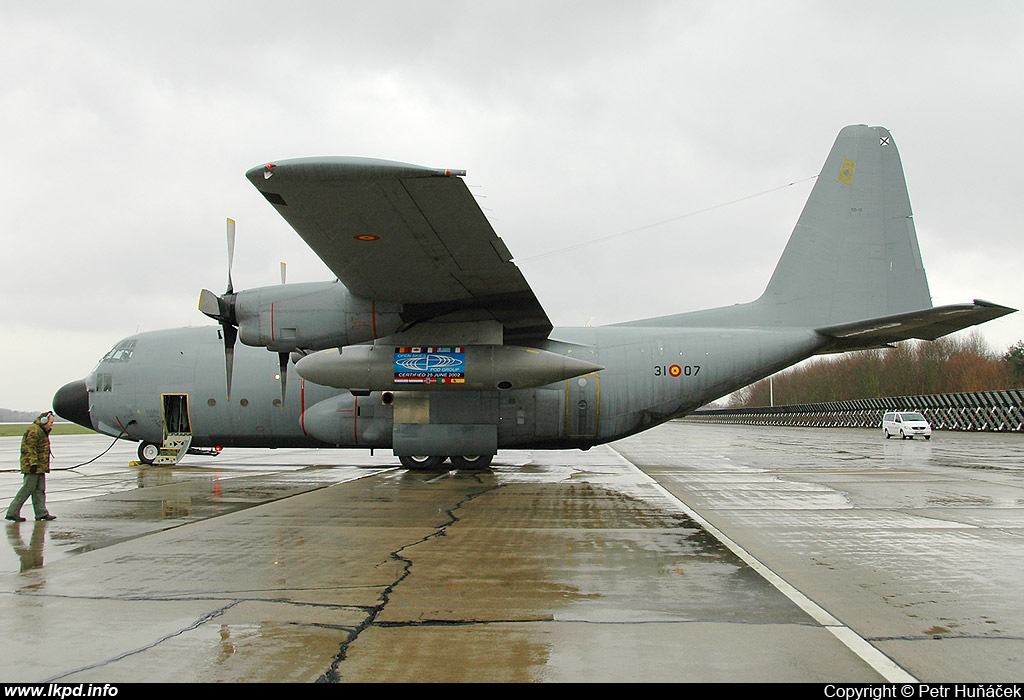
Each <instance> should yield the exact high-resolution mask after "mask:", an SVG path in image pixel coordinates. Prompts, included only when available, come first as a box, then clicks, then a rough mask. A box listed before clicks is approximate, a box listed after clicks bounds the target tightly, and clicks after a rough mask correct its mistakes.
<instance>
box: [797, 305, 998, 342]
mask: <svg viewBox="0 0 1024 700" xmlns="http://www.w3.org/2000/svg"><path fill="white" fill-rule="evenodd" d="M1014 311H1016V309H1011V308H1009V307H1007V306H1000V305H999V304H993V303H992V302H988V301H981V300H980V299H975V300H974V303H973V304H953V305H950V306H936V307H933V308H930V309H923V310H921V311H912V312H910V313H905V314H896V315H895V316H885V317H882V318H873V319H870V320H867V321H858V322H855V323H844V324H840V325H838V326H829V327H827V328H819V329H817V332H818V333H819V334H821V335H823V336H826V337H828V338H831V339H833V341H834V344H833V345H832V346H831V347H830V348H829V351H833V352H845V351H847V350H862V349H868V348H878V347H885V346H887V345H889V344H890V343H898V342H900V341H901V340H909V339H911V338H917V339H919V340H935V339H936V338H939V337H941V336H944V335H946V334H948V333H954V332H956V331H959V330H963V329H964V328H968V327H970V326H976V325H978V324H979V323H984V322H985V321H991V320H992V319H994V318H999V317H1000V316H1005V315H1006V314H1010V313H1013V312H1014Z"/></svg>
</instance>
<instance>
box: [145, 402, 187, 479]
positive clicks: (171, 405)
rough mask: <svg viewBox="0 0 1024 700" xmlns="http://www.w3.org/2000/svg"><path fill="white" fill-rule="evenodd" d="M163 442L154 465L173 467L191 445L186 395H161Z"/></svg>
mask: <svg viewBox="0 0 1024 700" xmlns="http://www.w3.org/2000/svg"><path fill="white" fill-rule="evenodd" d="M161 399H162V404H163V414H164V442H163V444H162V445H161V446H160V453H159V454H158V455H157V457H156V459H155V460H154V461H153V464H154V465H164V466H167V465H174V464H177V463H178V462H180V461H181V458H182V457H184V456H185V453H187V452H188V448H189V447H190V446H191V445H192V422H191V420H190V419H189V415H188V394H163V395H162V396H161Z"/></svg>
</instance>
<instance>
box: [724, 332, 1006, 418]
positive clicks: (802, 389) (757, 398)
mask: <svg viewBox="0 0 1024 700" xmlns="http://www.w3.org/2000/svg"><path fill="white" fill-rule="evenodd" d="M1022 387H1024V341H1018V342H1017V343H1016V344H1014V345H1013V346H1011V347H1010V348H1009V349H1008V350H1007V351H1006V352H1005V353H1003V354H999V353H998V352H995V351H993V350H992V349H991V348H990V347H989V346H988V345H987V344H986V343H985V341H984V339H983V338H982V337H981V336H980V335H978V334H977V333H972V334H970V335H954V336H947V337H945V338H939V339H938V340H935V341H931V342H921V341H906V342H903V343H899V344H897V345H896V346H895V347H893V348H889V349H877V350H864V351H861V352H855V353H848V354H845V355H834V356H824V357H819V358H815V359H813V360H808V361H807V362H804V363H802V364H800V365H797V366H796V367H794V368H792V369H789V370H786V371H785V372H781V373H779V374H776V375H775V376H774V377H773V378H772V379H771V381H769V380H768V379H762V380H761V381H759V382H757V383H755V384H751V385H750V386H748V387H746V388H744V389H742V390H740V391H738V392H736V393H735V394H733V395H732V397H730V400H729V406H730V407H735V408H751V407H755V406H769V405H771V404H772V403H773V402H772V399H771V393H772V392H773V391H774V405H776V406H785V405H791V404H801V403H824V402H828V401H844V400H848V399H866V398H879V397H885V396H919V395H924V394H947V393H959V392H968V391H1000V390H1005V389H1019V388H1022Z"/></svg>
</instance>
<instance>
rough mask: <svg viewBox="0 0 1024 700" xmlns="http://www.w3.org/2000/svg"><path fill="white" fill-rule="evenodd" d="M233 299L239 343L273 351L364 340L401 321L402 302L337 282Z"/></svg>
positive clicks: (243, 294) (292, 286) (383, 333)
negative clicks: (362, 292)
mask: <svg viewBox="0 0 1024 700" xmlns="http://www.w3.org/2000/svg"><path fill="white" fill-rule="evenodd" d="M234 303H235V320H236V321H237V323H238V336H239V338H241V340H242V342H243V343H245V344H246V345H252V346H257V347H260V346H262V347H266V348H267V349H268V350H272V351H274V352H292V351H295V350H300V349H302V350H322V349H324V348H331V347H342V346H344V345H353V344H356V343H364V342H366V341H369V340H374V339H375V338H380V337H382V336H386V335H391V334H392V333H394V332H395V331H397V330H398V329H399V328H400V327H401V326H402V319H401V318H400V316H399V313H400V312H401V310H402V305H401V304H399V303H397V302H380V301H372V300H370V299H363V298H361V297H357V296H355V295H353V294H352V293H351V292H350V291H349V290H348V289H347V288H346V287H345V285H343V284H341V283H340V282H308V283H300V284H286V285H275V286H272V287H258V288H256V289H247V290H245V291H241V292H238V293H237V294H236V295H235V302H234Z"/></svg>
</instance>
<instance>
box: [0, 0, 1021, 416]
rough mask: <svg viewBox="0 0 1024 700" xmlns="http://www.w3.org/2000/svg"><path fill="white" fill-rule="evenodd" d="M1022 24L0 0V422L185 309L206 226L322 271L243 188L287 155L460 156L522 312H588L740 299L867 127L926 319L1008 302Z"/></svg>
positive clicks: (559, 9) (563, 315) (729, 8)
mask: <svg viewBox="0 0 1024 700" xmlns="http://www.w3.org/2000/svg"><path fill="white" fill-rule="evenodd" d="M1022 37H1024V4H1022V3H1020V2H1018V1H1006V2H1000V1H988V2H983V3H977V2H937V1H934V0H932V1H929V2H822V1H816V2H764V3H757V2H728V3H726V2H683V1H680V0H675V1H671V2H644V1H642V0H641V1H638V2H628V3H627V2H595V1H594V0H587V1H585V2H557V1H554V0H546V1H544V2H523V1H519V2H494V1H490V2H485V1H482V0H476V1H474V2H445V1H444V0H434V1H432V2H411V1H409V2H398V1H392V2H388V1H378V2H374V3H372V4H371V3H369V2H362V3H355V2H340V1H338V0H330V1H327V0H325V1H323V2H302V1H301V0H296V1H294V2H288V3H282V2H259V1H252V0H248V1H246V2H215V1H209V0H207V1H204V2H182V1H180V0H179V1H176V2H173V3H147V2H98V1H97V0H90V2H38V3H21V2H12V1H9V0H0V40H2V44H3V46H4V60H3V62H2V63H0V129H2V133H3V134H5V135H6V137H5V138H4V139H3V148H2V153H0V155H2V159H3V167H2V170H0V173H2V174H0V182H2V187H0V261H2V263H3V268H4V269H3V274H2V275H0V295H2V302H3V303H2V304H0V328H2V330H0V333H2V337H0V339H2V342H0V366H2V367H3V372H4V374H5V375H6V377H7V378H6V381H4V382H2V383H0V387H2V388H0V407H4V408H13V409H20V410H43V409H45V408H47V407H48V406H49V405H50V402H51V399H52V396H53V393H54V392H55V391H56V390H57V388H59V387H60V386H61V385H63V384H65V383H67V382H69V381H72V380H75V379H80V378H82V377H84V376H85V375H86V374H87V373H88V372H89V371H90V370H91V369H92V368H93V367H94V366H95V364H96V362H97V360H98V359H99V358H100V356H101V355H102V354H103V353H104V352H106V350H107V349H109V348H110V347H111V346H112V345H113V344H114V343H115V342H116V341H117V340H119V339H120V338H123V337H124V336H127V335H131V334H133V333H135V332H137V331H140V330H143V331H145V330H156V329H159V328H166V327H174V326H185V325H190V324H191V325H205V324H207V323H209V321H208V319H206V318H205V317H204V316H202V315H201V314H200V313H199V312H198V310H196V303H197V299H198V296H199V291H200V289H201V288H203V287H209V288H210V289H213V290H214V291H217V292H221V291H223V289H224V287H225V286H226V264H227V263H226V251H225V243H224V220H225V217H228V216H231V217H233V218H235V219H236V220H237V222H238V243H237V250H236V255H235V265H234V271H233V278H234V282H235V287H236V289H243V288H246V287H255V286H261V285H267V284H274V283H276V282H277V281H278V280H279V261H282V260H284V261H286V262H287V263H288V279H289V281H290V282H291V281H310V280H320V279H329V278H330V277H331V274H330V273H329V272H328V271H327V269H326V267H324V266H323V264H322V263H320V262H319V260H318V259H317V258H316V257H315V256H314V255H313V254H312V253H311V252H310V251H309V250H308V249H307V248H306V247H305V245H304V244H303V243H302V241H301V240H300V239H299V238H298V236H297V235H296V234H295V233H294V232H293V231H292V230H291V229H290V228H289V227H288V225H287V224H286V223H285V222H284V221H283V220H282V219H281V218H280V217H279V216H278V215H277V213H276V212H275V211H274V210H273V208H272V207H271V206H270V205H268V204H267V203H266V202H265V200H264V199H263V197H262V196H260V194H259V193H258V192H256V190H255V189H254V188H253V187H252V185H250V184H249V183H248V182H247V181H246V180H245V178H244V173H245V171H246V170H247V169H248V168H250V167H252V166H254V165H258V164H261V163H263V162H266V161H272V160H277V159H283V158H293V157H300V156H314V155H359V156H370V157H378V158H386V159H392V160H400V161H405V162H410V163H416V164H421V165H427V166H434V167H451V168H464V169H466V170H468V176H467V178H466V181H467V184H469V185H470V186H471V188H472V190H473V192H474V193H476V194H477V195H478V196H479V197H480V199H479V201H480V203H481V206H482V207H483V208H484V211H485V212H486V213H487V215H488V217H489V218H490V220H491V223H492V225H493V226H494V228H495V230H496V231H497V233H498V235H500V236H501V237H502V238H503V240H504V241H505V243H506V245H507V246H508V248H509V249H510V250H511V251H512V253H513V255H514V256H515V257H516V259H517V261H518V263H519V265H520V267H521V268H522V270H523V272H524V274H525V275H526V277H527V279H528V280H529V281H530V283H531V284H532V286H533V287H534V289H535V291H536V293H537V296H538V297H539V299H540V301H541V303H542V304H543V305H544V306H545V308H546V310H547V311H548V314H549V316H550V317H551V319H552V321H553V322H554V323H555V324H556V325H583V324H585V323H587V322H588V321H589V322H591V323H593V324H595V325H601V324H606V323H614V322H617V321H623V320H628V319H632V318H642V317H647V316H655V315H662V314H669V313H676V312H681V311H689V310H694V309H700V308H706V307H711V306H717V305H724V304H731V303H735V302H744V301H750V300H752V299H754V298H756V297H757V296H758V295H759V294H760V293H761V292H762V291H763V289H764V286H765V284H766V283H767V281H768V278H769V277H770V275H771V272H772V269H773V268H774V265H775V262H776V260H777V259H778V257H779V255H780V254H781V252H782V249H783V247H784V245H785V243H786V240H787V238H788V236H789V234H790V232H791V231H792V228H793V225H794V223H795V222H796V219H797V217H798V216H799V214H800V210H801V208H802V207H803V203H804V200H805V199H806V197H807V195H808V193H809V192H810V189H811V186H812V184H813V182H812V180H811V179H810V178H812V177H813V176H815V175H817V173H818V171H819V170H820V169H821V165H822V163H823V162H824V159H825V156H826V155H827V154H828V151H829V149H830V148H831V146H832V142H833V141H834V139H835V136H836V134H837V133H838V132H839V130H840V129H841V128H842V127H843V126H845V125H847V124H858V123H866V124H880V125H883V126H887V127H888V128H889V129H890V130H891V131H892V133H893V136H894V138H895V140H896V142H897V144H898V146H899V149H900V153H901V156H902V158H903V163H904V168H905V170H906V174H907V181H908V185H909V188H910V198H911V202H912V205H913V207H914V213H915V221H916V224H917V231H918V236H919V239H920V243H921V250H922V255H923V257H924V262H925V267H926V269H927V272H928V278H929V283H930V285H931V292H932V297H933V301H934V303H935V304H936V305H940V304H953V303H960V302H969V301H971V300H972V299H974V298H981V299H988V300H991V301H995V302H998V303H1001V304H1005V305H1008V306H1013V307H1015V308H1021V307H1022V305H1024V294H1022V291H1021V282H1020V277H1021V271H1022V270H1024V250H1022V246H1021V242H1020V232H1019V229H1020V213H1019V211H1018V203H1019V202H1020V201H1021V199H1022V197H1024V194H1022V193H1024V168H1022V167H1021V163H1022V161H1024V158H1022V156H1024V148H1022V146H1024V136H1022V134H1024V129H1022V126H1021V125H1022V124H1024V85H1022V81H1024V78H1022V76H1024V40H1022ZM789 183H794V184H792V185H790V184H789ZM787 185H788V186H787ZM761 193H764V194H761ZM752 195H759V196H752ZM730 202H732V203H731V204H730ZM698 212H699V213H698ZM666 221H667V222H668V223H663V224H660V225H656V226H650V225H651V224H659V222H666ZM637 229H639V230H637ZM619 234H621V235H619ZM602 239H608V240H603V241H602ZM592 241H601V242H598V243H594V244H592V245H587V246H583V247H574V248H573V249H572V250H569V251H564V252H557V251H562V250H563V249H565V248H567V247H571V246H576V245H577V244H582V243H587V242H592ZM981 332H982V335H983V336H984V338H985V339H986V340H987V341H988V342H989V344H990V345H991V346H992V347H993V348H994V349H996V350H998V351H1000V352H1002V351H1003V350H1005V349H1006V348H1007V347H1008V346H1009V345H1011V344H1012V343H1014V342H1015V341H1016V340H1018V339H1022V338H1024V314H1014V315H1011V316H1009V317H1007V318H1004V319H1000V320H997V321H994V322H991V323H989V324H986V325H984V326H982V327H981Z"/></svg>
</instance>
